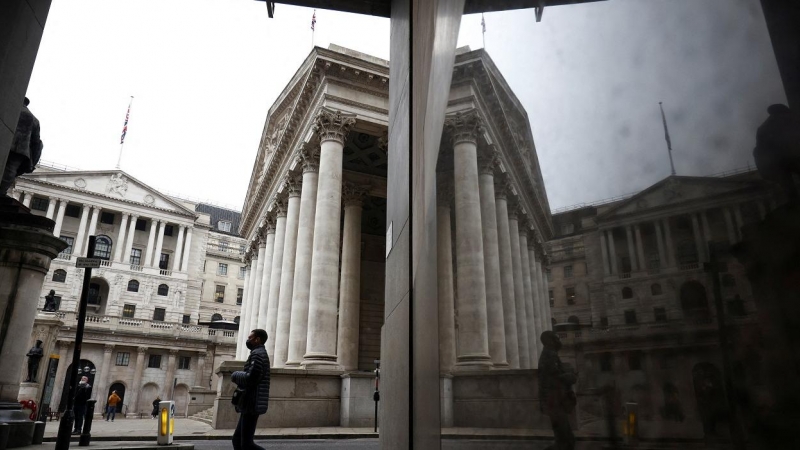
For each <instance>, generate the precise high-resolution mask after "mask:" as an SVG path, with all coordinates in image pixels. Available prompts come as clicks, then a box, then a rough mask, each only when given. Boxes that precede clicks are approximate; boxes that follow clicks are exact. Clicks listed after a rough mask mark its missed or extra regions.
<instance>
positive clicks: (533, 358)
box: [519, 221, 539, 369]
mask: <svg viewBox="0 0 800 450" xmlns="http://www.w3.org/2000/svg"><path fill="white" fill-rule="evenodd" d="M522 224H523V226H521V227H520V229H519V253H520V262H521V263H522V289H523V291H524V292H525V315H526V316H527V318H528V320H527V321H526V323H525V325H526V326H527V329H528V352H529V358H530V363H531V369H536V368H538V367H539V349H538V348H537V347H536V335H537V334H538V333H537V332H536V331H537V330H538V327H536V316H538V314H536V312H535V311H534V309H533V283H532V282H531V261H530V259H529V257H528V226H527V225H526V224H525V222H524V221H523V222H522Z"/></svg>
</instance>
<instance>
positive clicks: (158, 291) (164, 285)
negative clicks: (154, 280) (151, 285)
mask: <svg viewBox="0 0 800 450" xmlns="http://www.w3.org/2000/svg"><path fill="white" fill-rule="evenodd" d="M161 288H164V289H161ZM162 290H163V291H164V293H163V294H162V293H161V291H162ZM156 294H157V295H160V296H162V297H167V296H169V286H168V285H167V284H166V283H161V284H159V285H158V289H157V290H156Z"/></svg>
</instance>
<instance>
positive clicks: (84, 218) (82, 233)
mask: <svg viewBox="0 0 800 450" xmlns="http://www.w3.org/2000/svg"><path fill="white" fill-rule="evenodd" d="M91 207H92V206H91V205H83V212H82V213H81V223H80V225H78V235H77V236H76V237H75V242H73V243H72V254H73V255H75V256H82V255H83V253H81V249H83V238H84V237H86V224H87V223H89V209H90V208H91Z"/></svg>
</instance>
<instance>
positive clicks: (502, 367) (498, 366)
mask: <svg viewBox="0 0 800 450" xmlns="http://www.w3.org/2000/svg"><path fill="white" fill-rule="evenodd" d="M510 368H511V365H510V364H508V363H499V364H497V363H495V364H493V365H492V370H507V369H510Z"/></svg>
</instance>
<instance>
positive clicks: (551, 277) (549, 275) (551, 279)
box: [544, 269, 553, 282]
mask: <svg viewBox="0 0 800 450" xmlns="http://www.w3.org/2000/svg"><path fill="white" fill-rule="evenodd" d="M544 273H545V274H546V275H547V281H548V282H552V281H553V272H551V271H550V269H547V270H545V272H544Z"/></svg>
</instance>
